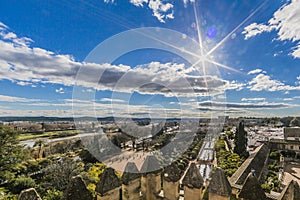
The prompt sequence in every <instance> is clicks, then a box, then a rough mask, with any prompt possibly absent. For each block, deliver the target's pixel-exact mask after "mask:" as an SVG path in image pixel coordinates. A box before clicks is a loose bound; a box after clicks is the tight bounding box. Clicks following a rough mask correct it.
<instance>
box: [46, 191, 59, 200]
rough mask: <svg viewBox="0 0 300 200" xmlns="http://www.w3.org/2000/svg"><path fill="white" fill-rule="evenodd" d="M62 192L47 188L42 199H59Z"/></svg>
mask: <svg viewBox="0 0 300 200" xmlns="http://www.w3.org/2000/svg"><path fill="white" fill-rule="evenodd" d="M62 195H63V192H62V191H59V190H56V189H53V190H47V192H46V195H45V196H44V198H43V199H44V200H61V199H62Z"/></svg>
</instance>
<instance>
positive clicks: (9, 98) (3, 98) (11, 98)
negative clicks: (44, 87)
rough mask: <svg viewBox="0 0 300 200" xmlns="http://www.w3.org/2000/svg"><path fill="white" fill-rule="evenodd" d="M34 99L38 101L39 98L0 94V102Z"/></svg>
mask: <svg viewBox="0 0 300 200" xmlns="http://www.w3.org/2000/svg"><path fill="white" fill-rule="evenodd" d="M32 101H38V100H37V99H27V98H22V97H15V96H7V95H1V94H0V102H32Z"/></svg>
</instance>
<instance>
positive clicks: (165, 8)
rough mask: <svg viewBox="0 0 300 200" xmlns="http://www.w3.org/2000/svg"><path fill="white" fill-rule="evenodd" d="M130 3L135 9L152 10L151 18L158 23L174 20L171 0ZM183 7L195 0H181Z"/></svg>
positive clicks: (105, 0)
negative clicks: (146, 8)
mask: <svg viewBox="0 0 300 200" xmlns="http://www.w3.org/2000/svg"><path fill="white" fill-rule="evenodd" d="M104 2H106V3H110V2H112V3H113V2H114V0H104ZM129 2H130V3H132V4H133V5H135V6H137V7H145V6H147V7H148V8H150V9H151V10H152V13H153V16H154V17H156V18H157V19H158V21H160V22H162V23H164V22H165V20H167V19H174V5H173V3H174V1H172V0H129ZM183 3H184V5H185V6H186V5H187V4H188V3H195V0H183Z"/></svg>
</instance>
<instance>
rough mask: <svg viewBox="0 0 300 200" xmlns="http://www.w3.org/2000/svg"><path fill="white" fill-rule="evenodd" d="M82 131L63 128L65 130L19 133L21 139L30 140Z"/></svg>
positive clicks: (64, 135) (69, 134)
mask: <svg viewBox="0 0 300 200" xmlns="http://www.w3.org/2000/svg"><path fill="white" fill-rule="evenodd" d="M79 133H80V132H79V131H78V130H63V131H49V132H43V133H21V134H20V135H19V140H21V141H22V140H30V139H37V138H59V137H67V136H73V135H77V134H79Z"/></svg>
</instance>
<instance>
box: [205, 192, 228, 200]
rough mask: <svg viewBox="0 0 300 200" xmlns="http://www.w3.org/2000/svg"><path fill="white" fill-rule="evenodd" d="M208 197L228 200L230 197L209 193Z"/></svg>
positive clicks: (213, 199)
mask: <svg viewBox="0 0 300 200" xmlns="http://www.w3.org/2000/svg"><path fill="white" fill-rule="evenodd" d="M208 199H209V200H230V197H224V196H220V195H217V194H213V193H209V194H208Z"/></svg>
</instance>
